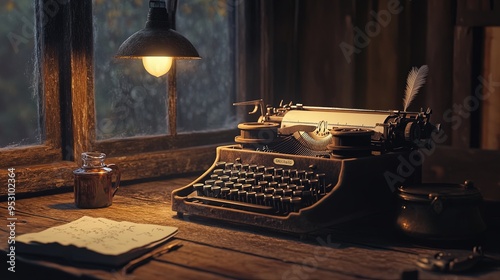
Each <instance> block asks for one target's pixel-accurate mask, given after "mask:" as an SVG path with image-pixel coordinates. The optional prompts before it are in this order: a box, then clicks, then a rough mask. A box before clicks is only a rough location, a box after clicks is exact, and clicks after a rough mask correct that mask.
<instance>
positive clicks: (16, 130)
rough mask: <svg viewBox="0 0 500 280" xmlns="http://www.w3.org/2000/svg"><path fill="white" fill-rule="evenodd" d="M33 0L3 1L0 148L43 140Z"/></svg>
mask: <svg viewBox="0 0 500 280" xmlns="http://www.w3.org/2000/svg"><path fill="white" fill-rule="evenodd" d="M34 14H35V13H34V10H33V5H32V1H13V0H11V1H2V4H1V6H0V17H1V18H2V19H3V20H2V21H3V23H2V25H0V37H1V38H3V39H2V40H1V41H0V61H2V64H3V65H8V66H9V67H2V68H1V69H0V92H1V93H2V94H1V96H0V98H1V99H0V134H1V135H2V137H0V147H2V148H5V147H17V146H25V145H33V144H40V143H41V136H42V131H41V127H40V118H39V114H38V107H39V103H38V97H39V96H38V88H37V86H36V83H35V81H36V78H35V77H36V76H35V75H33V74H34V67H35V61H34V58H35V56H34V50H35V47H34V46H35V40H34V36H35V34H34V29H33V26H34V24H33V20H34V19H35V17H34Z"/></svg>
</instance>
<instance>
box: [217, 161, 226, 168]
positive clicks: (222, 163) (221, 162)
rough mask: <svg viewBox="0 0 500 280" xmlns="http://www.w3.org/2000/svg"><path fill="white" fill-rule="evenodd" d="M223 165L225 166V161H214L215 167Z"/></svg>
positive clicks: (222, 166)
mask: <svg viewBox="0 0 500 280" xmlns="http://www.w3.org/2000/svg"><path fill="white" fill-rule="evenodd" d="M224 166H226V162H225V161H219V162H217V163H215V167H216V168H224Z"/></svg>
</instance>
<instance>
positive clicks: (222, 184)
mask: <svg viewBox="0 0 500 280" xmlns="http://www.w3.org/2000/svg"><path fill="white" fill-rule="evenodd" d="M214 185H216V186H219V187H224V181H222V180H217V181H215V182H214Z"/></svg>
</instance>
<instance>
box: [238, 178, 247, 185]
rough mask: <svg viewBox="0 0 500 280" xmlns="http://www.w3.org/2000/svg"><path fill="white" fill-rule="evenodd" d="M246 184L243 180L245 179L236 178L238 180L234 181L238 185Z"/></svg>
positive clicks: (245, 180)
mask: <svg viewBox="0 0 500 280" xmlns="http://www.w3.org/2000/svg"><path fill="white" fill-rule="evenodd" d="M246 182H247V179H245V178H238V180H236V183H238V184H246Z"/></svg>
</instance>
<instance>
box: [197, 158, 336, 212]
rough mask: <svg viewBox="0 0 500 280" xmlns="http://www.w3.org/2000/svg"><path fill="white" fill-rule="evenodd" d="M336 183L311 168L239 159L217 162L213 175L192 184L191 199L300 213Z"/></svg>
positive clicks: (232, 206)
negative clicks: (239, 161)
mask: <svg viewBox="0 0 500 280" xmlns="http://www.w3.org/2000/svg"><path fill="white" fill-rule="evenodd" d="M332 186H333V184H331V183H329V182H327V181H326V175H325V174H324V173H319V172H317V171H316V170H315V166H309V168H308V170H297V169H286V168H281V167H273V166H263V165H257V164H242V163H238V162H235V163H233V162H217V163H216V164H215V168H214V169H213V171H212V172H211V174H209V175H207V176H206V177H205V178H204V180H200V181H198V182H195V183H193V184H192V187H193V189H194V196H190V197H189V201H190V202H194V203H203V204H208V205H213V206H220V207H227V208H233V209H239V210H243V211H250V212H256V213H262V214H271V215H287V214H289V213H291V212H298V211H299V210H300V209H301V208H303V207H308V206H311V205H313V204H314V203H316V202H317V201H319V200H320V199H321V198H322V197H324V196H325V195H326V194H327V193H328V191H330V190H331V188H332Z"/></svg>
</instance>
